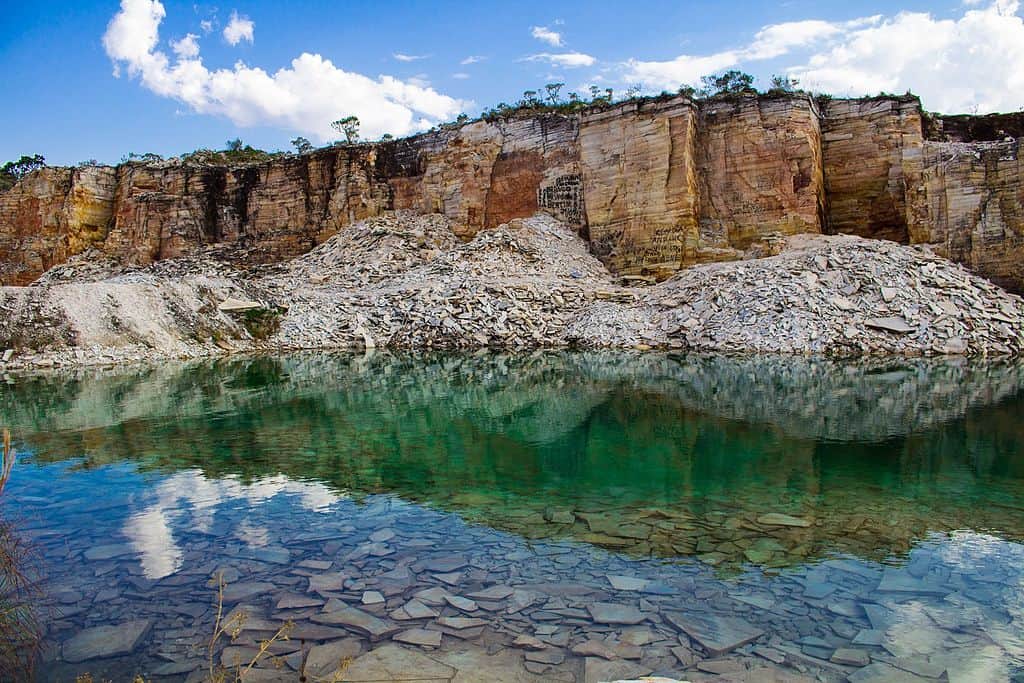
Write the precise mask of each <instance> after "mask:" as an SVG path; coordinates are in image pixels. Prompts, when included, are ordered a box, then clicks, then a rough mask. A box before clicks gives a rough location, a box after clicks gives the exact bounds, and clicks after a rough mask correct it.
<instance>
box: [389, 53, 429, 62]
mask: <svg viewBox="0 0 1024 683" xmlns="http://www.w3.org/2000/svg"><path fill="white" fill-rule="evenodd" d="M391 56H392V57H394V58H395V59H396V60H398V61H399V62H418V61H420V60H421V59H426V58H427V55H407V54H404V53H402V52H396V53H395V54H393V55H391Z"/></svg>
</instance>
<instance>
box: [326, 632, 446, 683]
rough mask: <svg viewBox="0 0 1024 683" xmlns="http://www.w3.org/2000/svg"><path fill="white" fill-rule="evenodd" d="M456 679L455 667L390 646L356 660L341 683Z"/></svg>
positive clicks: (379, 648)
mask: <svg viewBox="0 0 1024 683" xmlns="http://www.w3.org/2000/svg"><path fill="white" fill-rule="evenodd" d="M439 635H440V634H439ZM454 675H455V669H454V668H453V667H450V666H448V665H446V664H442V663H441V662H438V661H436V660H434V659H431V658H430V657H427V656H426V655H424V654H423V653H421V652H416V651H415V650H409V649H406V648H404V647H401V646H400V645H394V644H388V645H383V646H381V647H378V648H377V649H375V650H371V651H370V652H367V653H366V654H365V655H363V656H361V657H359V658H358V659H356V660H355V661H354V662H352V664H351V666H349V667H348V668H347V669H345V671H344V673H343V674H342V675H341V678H340V680H341V681H344V682H346V683H371V682H372V683H380V682H381V681H422V680H448V679H450V678H451V677H452V676H454Z"/></svg>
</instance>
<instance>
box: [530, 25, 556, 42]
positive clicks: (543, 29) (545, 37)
mask: <svg viewBox="0 0 1024 683" xmlns="http://www.w3.org/2000/svg"><path fill="white" fill-rule="evenodd" d="M530 35H532V36H533V37H534V38H536V39H537V40H539V41H541V42H544V43H547V44H548V45H550V46H552V47H562V34H561V33H559V32H558V31H552V30H551V29H549V28H548V27H547V26H534V27H533V28H532V29H530Z"/></svg>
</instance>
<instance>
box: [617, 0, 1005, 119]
mask: <svg viewBox="0 0 1024 683" xmlns="http://www.w3.org/2000/svg"><path fill="white" fill-rule="evenodd" d="M1019 12H1020V2H1019V0H992V1H990V2H988V3H986V4H983V2H982V1H981V0H978V1H976V2H971V3H967V6H966V7H965V8H964V10H963V11H962V14H961V16H959V17H958V18H955V19H937V18H935V17H933V16H932V15H931V14H928V13H923V12H901V13H899V14H896V15H895V16H891V17H882V16H871V17H863V18H860V19H855V20H853V21H848V22H827V21H820V20H807V21H798V22H787V23H782V24H773V25H771V26H766V27H764V28H763V29H762V30H761V31H759V32H758V33H757V34H756V35H755V36H754V38H753V40H752V41H751V42H750V43H749V44H748V45H746V46H744V47H741V48H736V49H732V50H723V51H721V52H716V53H712V54H708V55H681V56H679V57H676V58H675V59H672V60H668V61H640V60H636V59H634V60H630V61H629V62H627V63H626V64H625V65H624V68H623V70H622V79H623V80H624V81H625V82H640V83H642V84H643V85H644V86H645V87H646V88H648V89H652V90H660V89H669V90H674V89H675V88H677V87H679V86H680V85H681V84H684V83H686V84H697V83H698V82H699V79H700V77H701V76H704V75H708V74H711V73H714V72H717V71H721V70H724V69H729V68H734V67H740V66H742V65H746V64H750V63H756V62H759V61H766V60H774V59H779V58H783V57H787V58H788V59H789V61H790V63H789V64H784V65H783V66H782V68H780V69H779V71H783V72H785V73H787V74H789V75H790V76H793V77H795V78H798V79H799V80H800V81H801V84H802V85H803V86H804V87H806V88H809V89H814V90H821V91H824V92H831V93H834V94H837V95H864V94H874V93H877V92H880V91H886V92H904V91H905V90H908V89H910V90H913V91H914V92H916V93H918V94H920V95H921V97H922V99H923V100H924V103H925V105H926V106H927V107H929V108H931V109H935V110H939V111H945V112H951V113H953V112H963V111H971V110H973V109H979V110H982V111H995V110H1002V111H1009V110H1015V109H1018V108H1019V107H1021V106H1022V105H1024V20H1022V18H1021V16H1020V15H1019Z"/></svg>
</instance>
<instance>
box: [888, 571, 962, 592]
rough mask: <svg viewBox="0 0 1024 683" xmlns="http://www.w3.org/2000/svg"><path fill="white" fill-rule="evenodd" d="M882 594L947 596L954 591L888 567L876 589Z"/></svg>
mask: <svg viewBox="0 0 1024 683" xmlns="http://www.w3.org/2000/svg"><path fill="white" fill-rule="evenodd" d="M876 590H878V591H879V592H882V593H915V594H917V595H947V594H948V593H951V592H952V591H951V590H950V589H949V588H946V587H945V586H942V585H939V584H937V583H934V582H932V581H925V580H924V579H919V578H917V577H916V576H913V575H911V574H910V573H908V572H906V571H905V570H902V569H896V568H895V567H887V568H886V569H885V571H884V572H882V580H881V581H879V582H878V588H877V589H876Z"/></svg>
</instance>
